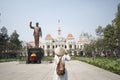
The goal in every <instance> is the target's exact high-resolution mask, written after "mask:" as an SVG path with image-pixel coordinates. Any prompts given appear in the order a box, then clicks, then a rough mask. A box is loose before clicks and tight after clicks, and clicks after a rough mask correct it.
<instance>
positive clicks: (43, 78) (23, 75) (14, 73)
mask: <svg viewBox="0 0 120 80" xmlns="http://www.w3.org/2000/svg"><path fill="white" fill-rule="evenodd" d="M66 67H67V70H68V80H120V75H117V74H114V73H111V72H109V71H106V70H103V69H100V68H97V67H95V66H92V65H89V64H87V63H83V62H80V61H69V62H66ZM52 77H53V63H52V64H50V63H47V62H43V63H42V64H25V63H19V62H6V63H0V80H52Z"/></svg>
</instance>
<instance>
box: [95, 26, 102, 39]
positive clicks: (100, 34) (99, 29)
mask: <svg viewBox="0 0 120 80" xmlns="http://www.w3.org/2000/svg"><path fill="white" fill-rule="evenodd" d="M95 31H96V35H97V36H98V37H99V38H102V36H103V28H102V26H98V28H97V29H96V30H95Z"/></svg>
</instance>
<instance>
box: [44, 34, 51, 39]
mask: <svg viewBox="0 0 120 80" xmlns="http://www.w3.org/2000/svg"><path fill="white" fill-rule="evenodd" d="M45 39H53V38H52V36H51V35H50V34H47V35H46V37H45Z"/></svg>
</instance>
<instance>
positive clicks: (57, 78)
mask: <svg viewBox="0 0 120 80" xmlns="http://www.w3.org/2000/svg"><path fill="white" fill-rule="evenodd" d="M60 59H61V62H62V63H63V64H64V69H65V70H64V71H65V73H64V74H63V75H58V74H57V70H56V69H57V66H58V63H59V61H60ZM66 60H67V61H68V60H70V56H69V54H66V51H65V49H64V48H62V47H58V48H56V49H55V57H54V76H53V80H68V76H67V70H66V68H65V61H66Z"/></svg>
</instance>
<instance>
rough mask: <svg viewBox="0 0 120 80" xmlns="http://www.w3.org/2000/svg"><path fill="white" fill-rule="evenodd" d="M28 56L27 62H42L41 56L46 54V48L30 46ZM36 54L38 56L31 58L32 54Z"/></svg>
mask: <svg viewBox="0 0 120 80" xmlns="http://www.w3.org/2000/svg"><path fill="white" fill-rule="evenodd" d="M27 53H28V58H27V61H26V63H28V64H29V63H41V58H42V57H43V56H44V50H43V49H42V48H30V49H28V52H27ZM32 54H35V55H36V57H35V58H33V59H32V60H31V59H30V57H31V55H32Z"/></svg>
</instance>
